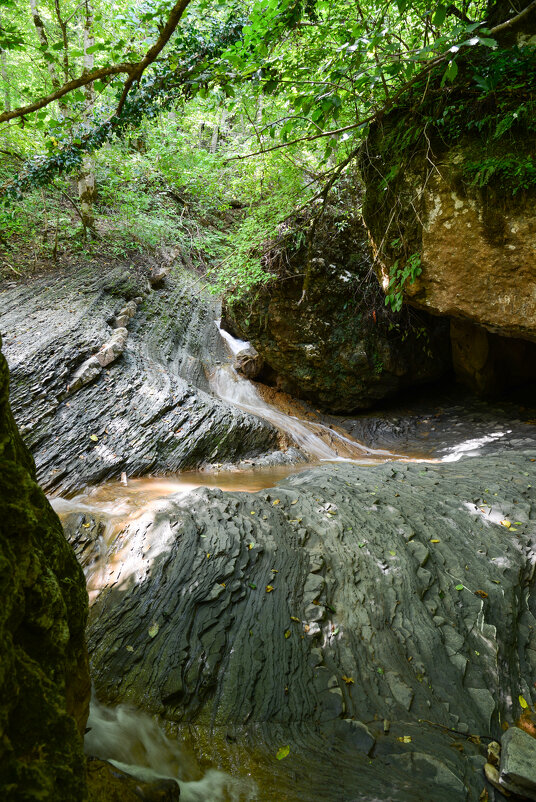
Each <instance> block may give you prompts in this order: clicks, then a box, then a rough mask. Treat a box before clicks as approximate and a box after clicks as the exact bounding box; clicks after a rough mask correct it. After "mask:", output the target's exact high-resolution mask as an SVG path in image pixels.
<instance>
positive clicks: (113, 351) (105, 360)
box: [95, 328, 128, 368]
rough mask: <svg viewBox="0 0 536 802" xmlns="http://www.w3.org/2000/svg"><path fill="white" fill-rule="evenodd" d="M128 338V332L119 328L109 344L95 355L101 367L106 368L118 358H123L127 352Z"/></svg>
mask: <svg viewBox="0 0 536 802" xmlns="http://www.w3.org/2000/svg"><path fill="white" fill-rule="evenodd" d="M127 338H128V330H127V329H126V328H117V329H116V330H115V331H114V333H113V334H112V336H111V338H110V339H109V340H108V342H107V343H105V344H104V345H103V346H102V348H101V349H100V350H99V351H97V353H96V354H95V357H96V359H97V361H98V363H99V365H101V366H102V367H103V368H104V367H106V365H110V364H111V363H112V362H114V361H115V360H116V359H117V357H118V356H121V354H122V353H123V351H124V350H125V345H126V344H127Z"/></svg>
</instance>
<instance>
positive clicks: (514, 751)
mask: <svg viewBox="0 0 536 802" xmlns="http://www.w3.org/2000/svg"><path fill="white" fill-rule="evenodd" d="M499 782H500V784H501V786H502V787H504V788H506V789H507V790H508V791H512V793H514V794H519V795H520V796H523V797H526V798H527V799H536V738H533V737H532V736H530V735H529V734H528V733H527V732H524V731H523V730H521V729H519V727H510V728H509V729H508V730H506V732H505V733H504V735H503V737H502V739H501V768H500V778H499Z"/></svg>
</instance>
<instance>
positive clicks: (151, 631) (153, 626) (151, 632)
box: [148, 621, 160, 638]
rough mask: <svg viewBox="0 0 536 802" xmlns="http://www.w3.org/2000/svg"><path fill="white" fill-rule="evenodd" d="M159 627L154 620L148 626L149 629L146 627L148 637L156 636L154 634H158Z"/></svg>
mask: <svg viewBox="0 0 536 802" xmlns="http://www.w3.org/2000/svg"><path fill="white" fill-rule="evenodd" d="M159 629H160V627H159V626H158V624H157V623H156V621H154V622H153V623H152V624H151V626H150V627H149V629H148V633H149V637H150V638H156V636H157V635H158V630H159Z"/></svg>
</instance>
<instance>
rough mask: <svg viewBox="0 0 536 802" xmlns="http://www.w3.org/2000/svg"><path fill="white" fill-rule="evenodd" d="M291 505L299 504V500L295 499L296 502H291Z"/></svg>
mask: <svg viewBox="0 0 536 802" xmlns="http://www.w3.org/2000/svg"><path fill="white" fill-rule="evenodd" d="M290 503H291V504H297V503H298V499H297V498H295V499H294V501H291V502H290Z"/></svg>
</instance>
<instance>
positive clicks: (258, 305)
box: [223, 197, 450, 413]
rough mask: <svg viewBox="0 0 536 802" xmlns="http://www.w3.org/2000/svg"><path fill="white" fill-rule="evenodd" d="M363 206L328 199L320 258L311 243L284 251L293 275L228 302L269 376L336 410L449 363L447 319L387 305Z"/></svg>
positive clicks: (427, 378) (430, 377) (235, 326)
mask: <svg viewBox="0 0 536 802" xmlns="http://www.w3.org/2000/svg"><path fill="white" fill-rule="evenodd" d="M354 210H355V198H354V199H349V198H348V197H346V199H345V200H343V202H341V204H340V206H337V207H334V206H328V207H327V210H326V212H325V215H324V217H323V218H322V221H321V223H319V225H318V226H317V233H316V238H315V241H314V244H313V251H312V256H311V254H310V253H309V250H308V247H307V245H303V246H302V247H301V248H299V249H298V250H297V251H292V250H290V251H289V253H284V254H283V256H281V255H280V256H279V258H280V259H281V262H282V267H281V268H280V270H281V275H282V277H284V281H279V282H273V283H270V284H268V285H266V286H265V287H261V288H257V287H256V288H255V290H254V291H252V292H251V293H250V294H248V295H247V296H245V297H244V298H243V299H240V300H236V299H227V300H226V302H225V304H224V315H223V322H224V325H225V327H226V328H228V329H229V331H231V332H232V333H234V334H236V335H238V336H239V337H240V338H242V339H245V340H248V341H249V342H251V344H252V345H253V346H254V348H255V349H256V350H257V351H258V352H259V353H260V354H261V356H262V358H263V360H264V363H265V367H264V370H263V371H262V372H261V380H262V381H266V382H268V383H272V384H275V385H276V386H277V387H278V389H280V390H283V391H284V392H287V393H290V394H291V395H293V396H296V397H298V398H303V399H305V400H307V401H310V402H311V403H313V404H314V405H315V407H320V408H321V409H323V410H329V411H330V412H333V413H337V412H353V411H356V410H359V409H365V408H368V407H371V406H373V405H374V404H375V403H377V402H378V401H379V400H380V399H383V398H386V397H389V396H392V395H394V394H396V393H397V392H400V391H401V390H402V389H403V388H406V387H411V386H415V385H419V384H423V383H425V382H431V381H434V380H437V379H438V378H440V377H441V376H442V375H443V374H444V373H445V371H446V370H448V369H449V367H450V346H449V332H448V324H447V323H445V322H444V321H438V320H436V319H432V318H430V317H429V316H428V315H426V314H423V315H419V316H418V317H414V318H413V317H411V318H410V317H409V315H408V314H407V313H406V312H403V313H401V314H394V313H391V312H390V311H389V310H388V309H387V308H386V306H385V299H384V297H383V293H382V291H381V288H380V287H379V286H378V282H377V280H376V278H375V276H374V274H373V271H372V268H371V265H372V256H371V253H370V248H369V245H368V241H367V234H366V231H365V228H364V226H363V223H362V221H361V220H360V218H358V217H357V215H356V214H355V211H354ZM309 257H311V258H309ZM266 258H267V259H268V260H269V261H270V264H271V265H272V264H273V263H274V261H273V259H272V258H271V255H270V254H268V255H267V256H266ZM304 274H305V277H304Z"/></svg>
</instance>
